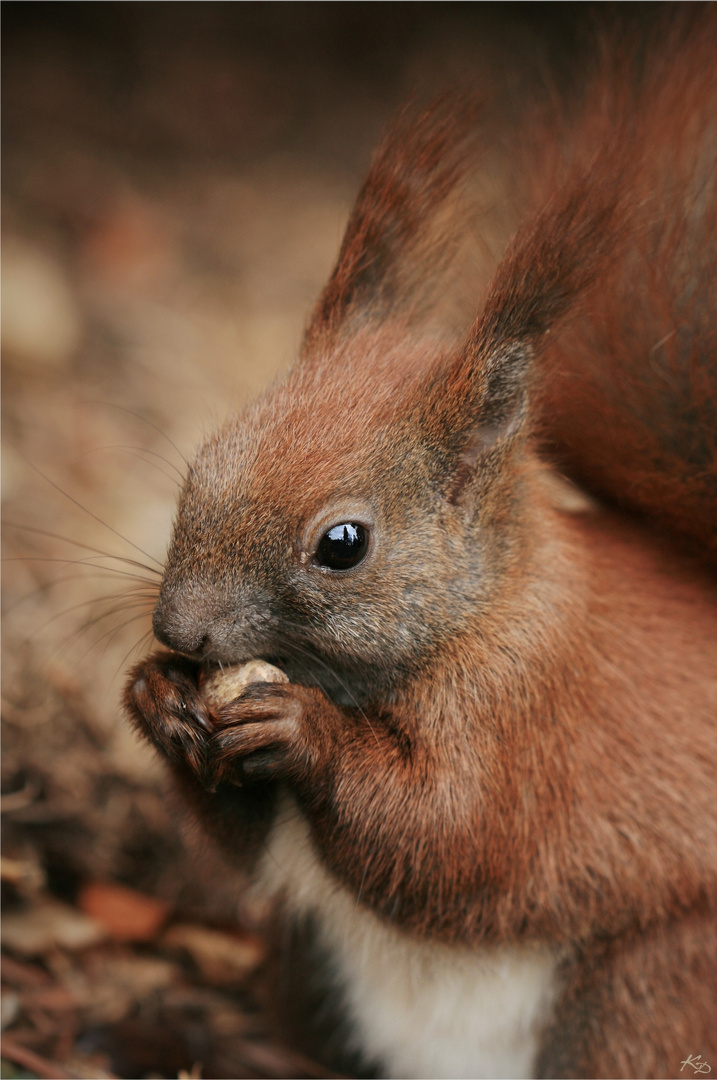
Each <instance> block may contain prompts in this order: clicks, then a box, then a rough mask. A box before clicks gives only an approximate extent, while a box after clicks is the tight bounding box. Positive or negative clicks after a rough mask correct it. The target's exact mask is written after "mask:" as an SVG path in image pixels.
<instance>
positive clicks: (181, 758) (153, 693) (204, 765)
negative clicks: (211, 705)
mask: <svg viewBox="0 0 717 1080" xmlns="http://www.w3.org/2000/svg"><path fill="white" fill-rule="evenodd" d="M198 674H199V665H198V664H196V663H195V662H194V661H192V660H187V659H186V658H185V657H182V656H178V655H177V654H176V653H155V654H154V655H153V656H151V657H149V659H147V660H144V661H143V662H142V663H141V664H138V665H137V666H136V667H135V668H133V669H132V671H131V672H130V677H129V681H128V683H127V688H126V690H125V694H124V703H125V707H126V709H127V711H128V713H129V715H130V717H131V718H132V720H133V722H134V724H135V727H136V728H137V730H138V731H139V732H140V734H142V735H144V736H145V737H146V738H148V739H149V740H150V742H152V743H154V745H155V746H156V747H157V749H158V750H160V751H161V753H163V754H164V755H165V757H167V758H168V759H169V760H170V761H171V762H173V763H174V764H179V765H181V766H185V767H187V768H189V770H190V771H191V772H192V773H193V774H194V775H195V776H196V777H197V779H198V780H199V781H200V783H201V784H202V785H203V786H205V787H208V786H210V783H211V778H210V774H209V761H210V740H211V736H212V732H213V730H214V727H213V724H212V722H211V719H210V716H209V712H208V710H207V706H206V703H205V701H204V700H203V698H202V697H201V695H200V692H199V689H198V682H197V680H198Z"/></svg>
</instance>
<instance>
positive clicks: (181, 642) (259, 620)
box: [152, 582, 273, 663]
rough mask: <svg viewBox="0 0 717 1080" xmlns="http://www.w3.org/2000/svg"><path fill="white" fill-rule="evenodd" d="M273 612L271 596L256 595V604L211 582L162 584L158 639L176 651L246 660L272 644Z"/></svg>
mask: <svg viewBox="0 0 717 1080" xmlns="http://www.w3.org/2000/svg"><path fill="white" fill-rule="evenodd" d="M270 611H271V607H270V604H269V602H268V600H267V598H266V597H261V598H254V602H253V603H252V602H250V601H249V600H248V598H244V597H239V596H230V595H227V594H225V593H224V591H223V590H221V589H220V588H217V587H212V585H211V584H209V583H201V586H200V585H198V584H194V583H189V582H185V583H184V584H182V585H180V586H179V587H175V586H173V585H169V586H163V587H162V590H161V591H160V595H159V599H158V601H157V605H156V607H155V609H154V613H153V615H152V627H153V630H154V635H155V637H156V638H157V640H158V641H159V642H160V643H161V644H162V645H166V646H167V647H168V648H169V649H172V650H173V651H174V652H179V653H183V654H184V655H186V656H192V657H196V658H198V659H209V660H214V661H221V662H226V663H241V662H243V661H244V660H247V659H251V658H252V657H253V656H255V655H259V652H261V651H265V650H266V648H267V647H268V645H269V644H270V642H269V641H268V639H269V637H271V628H272V626H273V620H272V618H271V615H270ZM257 650H259V652H258V651H257Z"/></svg>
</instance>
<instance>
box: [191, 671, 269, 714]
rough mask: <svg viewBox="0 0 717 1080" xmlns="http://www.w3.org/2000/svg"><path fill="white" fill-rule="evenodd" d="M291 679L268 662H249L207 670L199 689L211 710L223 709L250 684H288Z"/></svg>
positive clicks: (203, 674) (200, 680)
mask: <svg viewBox="0 0 717 1080" xmlns="http://www.w3.org/2000/svg"><path fill="white" fill-rule="evenodd" d="M288 681H289V678H288V676H287V675H285V674H284V672H283V671H281V670H280V669H279V668H277V667H274V665H273V664H267V662H266V660H249V661H248V663H246V664H236V665H233V666H232V667H224V668H220V667H216V668H215V667H212V668H210V669H209V670H208V671H207V670H206V669H205V670H204V671H203V672H202V674H201V676H200V678H199V689H200V691H201V694H202V697H203V698H204V700H205V701H206V703H207V705H208V706H209V708H210V709H221V707H222V705H228V704H229V702H230V701H234V699H235V698H238V697H239V695H240V694H241V692H242V690H244V689H245V688H246V687H247V686H249V685H250V683H258V682H264V683H287V682H288Z"/></svg>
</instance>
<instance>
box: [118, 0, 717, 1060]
mask: <svg viewBox="0 0 717 1080" xmlns="http://www.w3.org/2000/svg"><path fill="white" fill-rule="evenodd" d="M715 26H717V19H715V16H714V15H713V14H712V12H711V11H710V10H709V9H702V8H700V9H699V10H696V11H694V12H693V11H692V9H690V11H689V12H688V15H687V16H679V15H677V16H675V18H674V22H673V29H672V30H671V31H670V36H669V37H668V38H667V39H665V40H664V41H663V42H662V43H661V46H660V49H659V50H658V51H657V52H654V51H653V50H652V49H650V50H648V52H647V53H646V54H645V56H642V57H641V56H640V55H638V53H628V54H625V55H624V56H622V57H619V58H618V61H617V62H615V64H613V65H612V67H610V68H609V69H606V70H605V71H603V73H602V75H600V76H599V77H598V78H597V80H596V82H595V84H594V86H593V93H592V95H591V96H586V99H585V101H584V102H582V103H581V104H580V107H579V108H577V109H576V110H575V112H574V115H573V116H572V117H570V118H569V120H568V121H566V122H565V123H564V124H563V126H560V125H558V124H557V121H556V129H555V132H553V133H551V132H546V130H545V129H544V128H543V129H540V135H541V138H542V146H543V148H542V150H541V155H542V156H541V157H540V158H538V159H536V165H535V171H534V176H533V177H531V184H529V185H528V184H526V185H525V189H526V190H525V198H526V203H525V207H526V209H525V211H524V221H523V223H522V224H521V225H520V226H519V227H518V228H517V230H516V232H515V236H514V238H513V240H512V241H511V242H510V244H509V245H508V247H507V250H506V251H505V254H504V255H503V257H502V259H501V260H500V262H499V265H498V267H497V269H496V271H495V274H494V275H493V277H492V280H491V282H490V284H489V286H488V288H487V291H486V293H485V296H484V299H483V303H482V305H481V307H480V311H479V312H478V314H477V315H476V316H475V317H474V319H473V320H472V324H471V326H470V328H469V329H468V330H467V332H465V333H463V334H461V333H460V332H459V331H458V329H457V326H456V325H455V324H453V323H452V324H451V326H450V328H449V330H447V331H445V332H442V331H441V327H440V319H439V318H438V316H437V311H438V308H440V302H439V303H438V304H436V303H435V302H434V300H435V288H436V283H438V289H439V295H438V300H439V301H440V282H441V281H445V280H450V275H449V278H448V279H446V278H445V276H444V275H445V273H446V268H447V267H449V266H450V264H451V262H452V260H453V259H454V257H455V256H456V252H457V251H458V250H459V249H460V247H461V242H462V240H463V236H462V233H463V232H465V231H466V228H467V227H466V225H465V218H463V217H461V206H462V205H464V203H463V199H464V196H465V193H466V192H467V190H468V185H469V183H470V179H469V178H470V171H471V168H472V167H473V163H474V161H475V154H476V138H478V139H480V130H481V129H480V124H477V119H476V109H475V104H474V102H473V101H471V100H468V101H465V100H464V101H463V102H461V101H460V100H459V99H456V98H453V99H450V98H446V99H443V100H442V101H441V102H439V103H438V104H437V105H435V106H434V107H433V108H431V109H428V110H426V111H424V112H421V113H419V114H418V115H416V114H415V112H414V113H407V114H404V116H402V117H401V118H400V119H399V121H398V124H397V126H396V127H395V128H394V130H393V132H392V133H390V134H389V136H388V137H387V139H386V140H385V141H384V143H383V144H382V145H381V146H380V147H379V150H378V152H377V154H376V157H375V159H374V162H373V164H372V166H371V169H370V172H369V175H368V177H367V180H366V182H365V184H364V187H363V188H362V191H361V192H360V194H359V197H358V200H357V203H356V206H355V208H354V211H353V213H352V215H351V218H350V220H349V224H348V229H347V233H346V237H345V240H344V243H343V245H342V249H341V252H340V255H339V260H338V263H337V266H336V269H335V270H334V272H333V274H332V276H331V278H330V280H329V282H328V285H327V287H326V289H325V290H324V293H323V294H322V296H321V297H320V299H319V302H318V304H317V306H316V308H315V310H314V313H313V315H312V318H311V320H310V322H309V326H308V328H307V332H306V337H305V341H304V345H303V349H302V354H301V356H300V358H299V361H298V363H297V365H296V366H295V368H294V369H293V371H292V372H291V373H290V374H289V375H288V377H287V378H286V379H285V380H284V381H283V382H281V383H280V384H278V385H277V386H275V387H273V388H272V389H270V390H269V391H268V392H267V394H265V395H264V397H263V398H262V399H260V400H259V401H258V402H257V403H255V405H254V406H253V407H252V408H250V409H249V410H247V411H246V412H245V413H244V414H243V415H241V416H239V417H236V418H234V419H232V420H230V421H229V422H228V423H227V424H226V425H225V426H224V427H223V428H222V429H220V430H219V431H218V432H217V433H216V434H215V435H214V436H213V437H212V438H211V439H209V440H208V442H207V443H206V444H205V445H204V447H203V448H202V449H201V450H200V452H199V454H198V455H197V458H196V459H195V461H194V463H193V465H192V467H191V469H190V472H189V475H188V477H187V481H186V484H185V487H184V490H183V492H182V495H181V498H180V502H179V508H178V514H177V521H176V524H175V530H174V535H173V539H172V542H171V544H170V548H169V551H168V555H167V563H166V569H165V574H164V578H163V582H162V587H161V591H160V595H159V599H158V603H157V607H156V610H155V616H154V624H155V633H156V636H157V637H158V638H159V640H160V641H161V642H162V643H163V644H164V645H165V646H166V647H167V648H168V649H169V650H171V651H169V652H163V653H158V654H155V655H154V656H153V657H150V658H149V659H148V660H146V661H144V662H143V663H142V664H140V665H138V666H137V668H135V670H134V671H133V673H132V675H131V677H130V682H129V685H128V689H127V694H126V705H127V708H128V711H129V713H130V715H131V717H132V719H133V720H134V722H135V724H136V725H137V727H138V729H139V730H140V731H141V732H142V733H143V734H144V735H145V736H146V737H147V738H149V739H150V740H151V741H152V742H153V743H154V745H155V746H157V747H158V748H159V750H160V752H162V753H163V754H164V756H165V757H166V758H167V760H168V762H169V763H170V765H171V768H172V769H173V772H174V774H175V777H176V779H177V781H178V783H179V785H180V786H181V788H182V790H183V792H184V794H185V795H186V797H187V798H188V800H189V801H190V803H191V804H192V805H193V807H194V808H195V811H196V812H197V814H198V815H199V816H200V817H201V819H202V820H203V822H204V823H205V825H206V827H207V828H208V829H209V830H210V831H211V832H213V834H214V835H215V836H216V837H218V839H219V840H220V841H221V843H222V844H223V845H224V847H225V849H226V850H227V852H228V853H229V854H230V856H232V857H235V858H237V859H239V858H240V856H241V855H242V854H244V855H249V854H251V856H252V857H253V858H255V859H259V863H260V866H259V871H258V872H259V876H260V878H261V879H262V880H263V881H264V883H265V885H267V887H269V888H270V889H271V890H272V891H273V892H274V893H276V894H277V895H280V896H282V897H283V899H284V903H285V905H286V908H287V910H288V911H289V912H290V913H291V914H292V916H293V917H294V918H296V919H298V920H310V921H311V922H312V923H313V924H314V925H315V926H316V927H317V928H318V929H317V933H318V936H319V939H320V944H321V947H322V949H324V950H325V951H328V952H329V953H330V954H331V960H330V967H331V970H332V971H333V973H334V977H335V978H337V979H338V980H339V982H340V984H341V993H342V995H343V1000H344V1002H345V1007H346V1009H347V1012H348V1014H349V1019H350V1021H351V1024H352V1027H353V1030H354V1043H355V1045H357V1046H358V1047H359V1048H360V1049H361V1051H362V1054H363V1058H364V1061H365V1062H367V1063H369V1064H370V1063H371V1062H373V1063H374V1066H375V1068H376V1069H377V1070H378V1071H379V1072H380V1073H381V1074H383V1075H413V1076H436V1075H464V1076H482V1075H495V1074H496V1073H495V1069H496V1068H497V1066H496V1062H497V1061H498V1060H499V1058H500V1054H499V1050H500V1048H498V1049H496V1047H495V1045H494V1046H492V1048H491V1047H489V1046H488V1044H489V1043H490V1040H491V1037H493V1038H494V1042H495V1039H497V1038H498V1035H497V1034H494V1036H491V1032H494V1033H497V1032H499V1031H500V1032H502V1034H501V1036H500V1037H501V1039H503V1040H504V1041H505V1045H504V1046H503V1050H504V1051H505V1053H506V1054H507V1055H508V1057H507V1058H506V1061H507V1062H508V1063H507V1064H503V1065H501V1066H500V1067H501V1068H505V1069H508V1070H517V1072H518V1073H520V1074H522V1073H523V1071H530V1072H531V1074H535V1075H553V1076H590V1075H593V1076H594V1075H622V1076H628V1075H632V1074H634V1073H636V1072H638V1071H639V1072H641V1073H643V1074H648V1075H672V1074H673V1073H674V1071H676V1070H677V1069H678V1067H679V1062H680V1060H681V1057H680V1056H678V1055H681V1056H685V1055H686V1054H688V1053H689V1052H690V1050H691V1048H692V1047H693V1046H694V1045H698V1046H699V1049H700V1051H701V1052H702V1053H705V1054H707V1055H708V1054H710V1053H712V1054H713V1055H717V1043H716V1042H715V1029H714V1022H713V1020H714V1015H715V1012H716V1011H717V981H716V980H715V971H717V935H716V933H715V911H716V909H717V809H716V807H717V803H716V801H715V799H714V770H715V754H716V744H717V736H716V732H715V722H716V721H715V717H717V671H716V669H715V663H714V644H715V641H716V640H717V583H715V580H714V575H713V573H712V572H711V569H710V568H709V565H705V562H704V561H701V560H698V559H695V558H693V556H692V555H691V554H687V553H685V552H683V551H682V550H681V549H680V548H681V546H682V545H684V544H685V543H687V544H689V545H691V546H692V547H693V549H694V550H698V549H699V554H700V555H701V558H702V559H704V560H705V561H706V563H707V564H709V562H710V560H711V559H713V555H714V546H713V545H714V528H715V522H716V520H717V519H716V517H715V512H714V511H715V500H714V482H715V458H714V449H715V447H714V427H713V426H712V425H711V424H710V423H709V418H710V416H711V415H712V412H710V410H712V411H713V410H714V407H715V383H714V380H715V339H714V332H713V330H711V328H710V323H711V322H713V320H714V315H715V309H714V306H713V303H712V300H713V296H714V282H715V269H716V267H715V261H714V256H715V235H714V225H715V191H714V177H715V173H714V170H713V163H714V154H715V141H714V131H713V130H711V127H710V125H713V124H714V116H715V113H714V109H713V104H714V100H715V83H716V81H717V75H715V73H714V65H713V64H712V62H711V59H710V58H711V55H712V54H713V52H712V47H713V45H714V42H715ZM606 72H607V73H606ZM596 91H599V93H596ZM551 135H554V138H552V141H551ZM537 141H538V142H540V139H538V140H537ZM710 163H712V164H710ZM432 293H433V297H434V300H432V299H431V296H432ZM615 387H617V389H615ZM704 422H706V423H707V426H706V427H705V428H704V430H702V429H701V428H700V430H699V431H697V430H693V424H694V425H697V424H698V423H699V424H700V425H701V424H702V423H704ZM611 440H613V441H611ZM608 443H609V444H610V445H609V448H608V449H606V448H605V447H607V446H608ZM546 448H547V450H546ZM551 456H552V457H557V456H559V460H560V462H561V464H562V466H563V468H564V469H565V470H566V471H567V472H569V473H571V474H573V475H574V476H575V477H577V478H579V479H582V480H583V481H584V483H585V484H586V486H587V487H588V490H589V491H590V492H592V493H594V494H597V495H599V496H602V497H603V499H604V500H606V501H610V502H612V503H615V504H618V505H619V508H618V509H616V508H615V507H612V508H607V507H605V506H602V505H599V504H596V503H594V502H591V501H590V500H589V499H582V500H581V499H580V498H577V497H576V498H574V499H572V500H571V499H566V498H564V497H563V495H562V489H561V488H560V484H559V481H558V480H556V475H555V470H554V468H553V467H552V466H551V464H550V458H551ZM621 470H622V472H624V473H625V475H626V476H629V482H627V481H626V480H625V477H624V476H623V475H622V473H621ZM556 491H557V494H556ZM254 658H262V659H264V660H268V661H270V662H271V663H272V664H275V665H277V666H279V667H281V668H282V669H283V671H284V673H285V674H286V675H287V676H288V680H289V681H288V682H283V683H278V682H277V683H267V684H255V685H251V686H249V687H248V688H247V689H246V690H244V691H243V692H242V693H241V694H240V696H239V697H237V698H236V699H235V700H232V701H230V702H229V703H227V704H225V705H223V706H221V707H217V708H216V709H214V710H213V709H212V708H210V707H209V705H208V704H207V701H206V700H205V698H204V697H203V695H202V679H203V676H204V673H205V672H206V670H207V669H211V668H213V667H216V666H217V665H236V664H241V663H243V662H245V661H248V660H251V659H254ZM263 845H266V847H267V848H268V850H267V853H266V855H265V857H264V858H263V859H262V858H261V857H260V853H261V850H262V846H263ZM372 957H373V959H372ZM507 971H513V972H518V975H519V977H518V976H516V979H515V980H514V982H511V986H513V988H514V990H515V993H514V994H512V995H509V996H508V997H509V1006H508V1005H507V1006H506V1017H507V1019H506V1024H507V1027H506V1028H505V1029H504V1028H501V1027H500V1025H499V1024H498V1023H497V1021H496V1023H495V1024H494V1023H493V1020H491V1021H490V1022H488V1021H486V1022H485V1024H484V1025H483V1027H482V1028H481V1034H480V1037H479V1038H478V1037H477V1036H476V1035H475V1031H474V1028H475V1025H476V1020H475V1014H476V1012H481V1011H484V1012H485V1011H486V1010H488V1003H489V1002H490V1000H491V998H492V996H493V995H494V994H497V993H498V990H499V987H500V986H501V978H502V976H501V972H507ZM416 972H423V973H424V974H425V975H426V978H427V979H435V980H436V987H435V993H433V994H432V993H430V992H427V993H425V994H424V993H423V991H421V993H420V994H418V992H417V991H416V987H415V984H416ZM399 973H402V974H400V976H399ZM506 977H507V976H506ZM396 980H397V981H396ZM457 986H459V987H463V988H465V987H473V990H474V993H475V996H470V998H469V997H467V996H466V995H465V994H464V993H463V990H461V992H460V993H459V994H456V993H455V992H454V991H455V988H456V987H457ZM451 988H453V990H452V989H451ZM472 993H473V992H472ZM451 995H453V996H451ZM419 998H420V1002H421V1004H420V1007H419V1005H418V1000H419ZM449 1003H450V1004H449ZM486 1015H491V1016H492V1015H493V1014H489V1013H488V1012H486ZM406 1025H407V1026H406ZM479 1026H480V1025H479ZM688 1032H689V1038H690V1043H689V1045H688V1046H683V1040H684V1039H686V1038H687V1033H688ZM486 1040H487V1042H486ZM521 1040H522V1041H523V1043H524V1044H525V1047H527V1049H526V1050H525V1054H524V1056H523V1057H521V1056H517V1057H516V1056H515V1055H513V1056H510V1055H511V1054H512V1053H513V1050H515V1048H516V1047H517V1046H518V1045H519V1044H521ZM436 1048H438V1049H436ZM509 1050H510V1053H509ZM437 1053H438V1054H439V1058H440V1055H441V1054H445V1057H444V1058H443V1059H441V1060H442V1061H443V1065H440V1063H439V1065H437V1063H436V1054H437ZM496 1054H498V1057H496ZM439 1067H440V1068H443V1069H445V1070H449V1069H452V1070H453V1071H452V1072H450V1071H445V1072H443V1073H439V1072H438V1071H437V1068H439ZM509 1074H510V1075H515V1074H517V1073H516V1072H515V1071H513V1072H510V1073H509Z"/></svg>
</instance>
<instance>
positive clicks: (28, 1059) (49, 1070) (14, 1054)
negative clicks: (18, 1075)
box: [0, 1036, 72, 1080]
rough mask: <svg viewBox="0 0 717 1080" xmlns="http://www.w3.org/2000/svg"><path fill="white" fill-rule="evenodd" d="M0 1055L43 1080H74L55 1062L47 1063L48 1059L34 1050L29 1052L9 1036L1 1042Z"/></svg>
mask: <svg viewBox="0 0 717 1080" xmlns="http://www.w3.org/2000/svg"><path fill="white" fill-rule="evenodd" d="M0 1053H1V1054H2V1056H3V1057H4V1058H7V1060H8V1061H12V1062H14V1063H15V1065H21V1066H22V1068H24V1069H29V1070H30V1071H31V1072H34V1073H37V1075H38V1076H39V1077H42V1080H72V1077H71V1076H70V1074H69V1073H66V1072H65V1071H64V1070H63V1069H61V1068H60V1066H59V1065H57V1064H56V1063H55V1062H54V1061H47V1059H46V1058H42V1057H40V1055H39V1054H36V1053H35V1052H34V1050H28V1048H27V1047H26V1046H23V1045H22V1043H19V1042H15V1040H14V1039H8V1038H7V1036H3V1038H2V1040H0Z"/></svg>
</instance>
